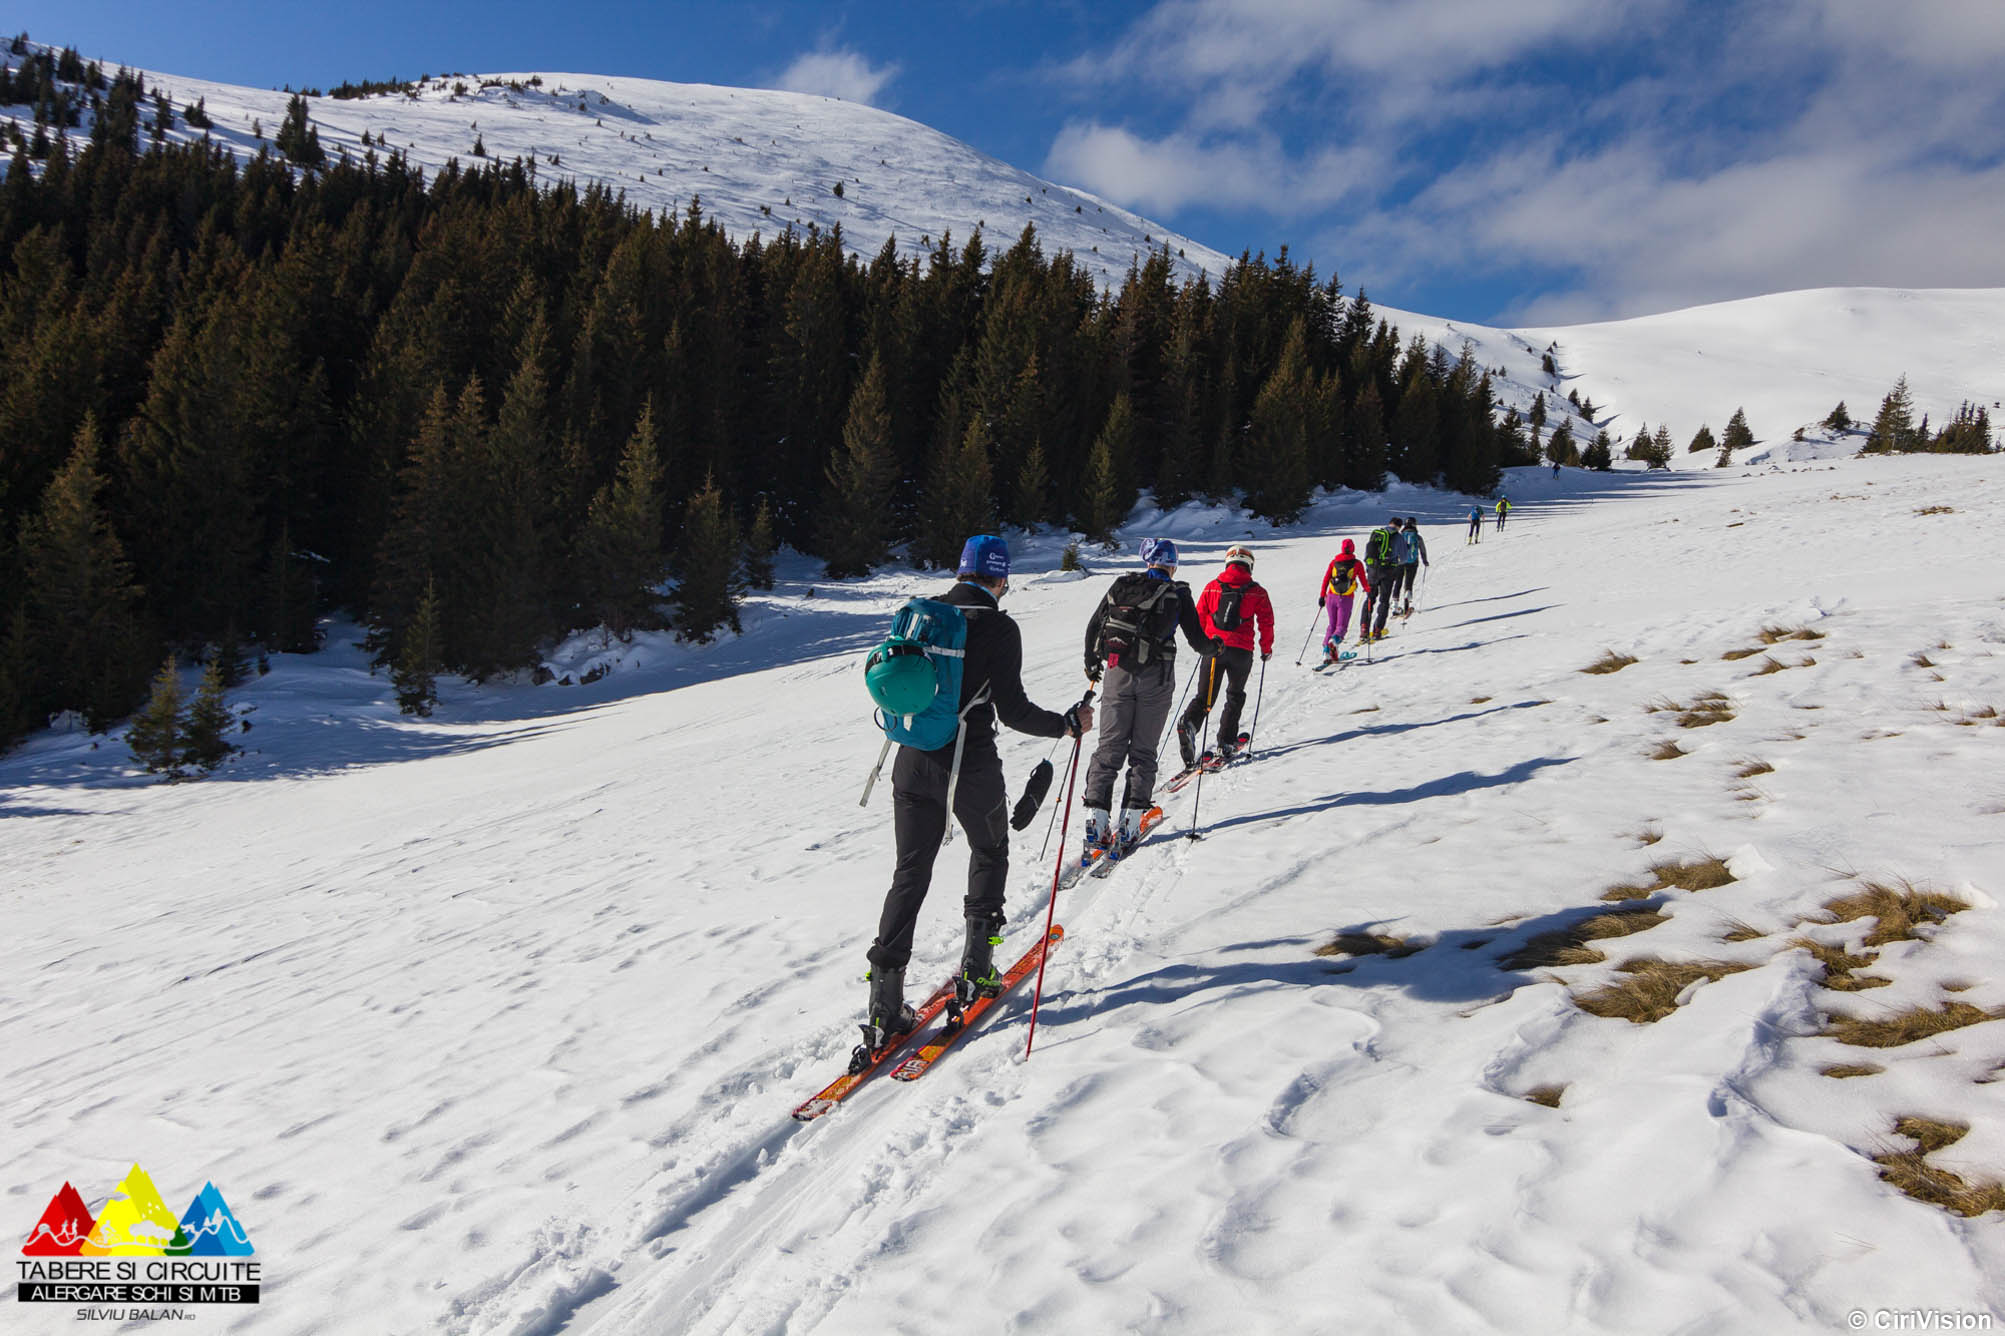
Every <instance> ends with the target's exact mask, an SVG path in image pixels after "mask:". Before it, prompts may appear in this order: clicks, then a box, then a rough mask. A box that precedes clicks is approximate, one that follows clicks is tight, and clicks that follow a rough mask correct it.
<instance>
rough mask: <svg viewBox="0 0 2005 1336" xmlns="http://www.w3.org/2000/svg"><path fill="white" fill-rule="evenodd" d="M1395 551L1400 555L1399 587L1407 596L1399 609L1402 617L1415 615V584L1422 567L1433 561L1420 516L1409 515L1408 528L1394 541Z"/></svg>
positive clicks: (1407, 519)
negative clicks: (1421, 528) (1422, 531)
mask: <svg viewBox="0 0 2005 1336" xmlns="http://www.w3.org/2000/svg"><path fill="white" fill-rule="evenodd" d="M1393 551H1394V552H1395V553H1396V554H1398V556H1399V588H1400V592H1401V593H1403V594H1404V595H1405V597H1406V606H1405V607H1403V608H1401V609H1400V610H1399V615H1400V616H1402V617H1411V616H1412V615H1413V586H1414V584H1415V583H1416V582H1417V577H1418V576H1419V574H1420V568H1421V567H1422V566H1425V565H1430V564H1431V563H1430V562H1429V561H1428V560H1427V540H1426V539H1424V538H1422V537H1421V536H1420V517H1419V516H1418V515H1408V516H1407V517H1406V529H1405V531H1404V532H1402V533H1401V534H1400V535H1399V537H1398V539H1397V541H1395V542H1394V543H1393Z"/></svg>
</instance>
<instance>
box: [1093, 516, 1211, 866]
mask: <svg viewBox="0 0 2005 1336" xmlns="http://www.w3.org/2000/svg"><path fill="white" fill-rule="evenodd" d="M1142 563H1143V569H1142V570H1140V571H1135V572H1131V573H1129V574H1127V575H1123V576H1120V577H1118V578H1117V579H1116V580H1115V581H1114V583H1113V586H1112V587H1111V588H1109V589H1108V590H1107V593H1106V596H1105V597H1103V598H1102V599H1101V600H1100V606H1099V607H1097V608H1095V609H1094V610H1093V617H1092V619H1091V620H1090V621H1088V622H1087V623H1086V676H1087V677H1089V678H1091V679H1092V680H1093V681H1095V682H1098V683H1100V700H1101V719H1100V742H1099V745H1098V746H1097V747H1095V748H1094V750H1093V761H1092V764H1090V765H1089V766H1087V767H1086V795H1085V806H1086V848H1088V849H1095V848H1099V849H1105V848H1108V847H1110V846H1112V845H1113V844H1114V842H1115V840H1116V839H1117V838H1118V839H1119V840H1120V842H1121V844H1122V845H1123V846H1132V845H1133V844H1134V843H1135V842H1136V841H1137V840H1139V839H1140V838H1141V833H1142V817H1143V815H1144V814H1146V813H1147V812H1148V810H1149V809H1150V808H1151V807H1152V806H1154V805H1155V787H1156V744H1157V743H1158V741H1159V740H1160V739H1161V738H1162V735H1163V723H1164V721H1165V720H1167V719H1168V718H1169V715H1170V706H1171V705H1172V704H1174V703H1175V698H1176V657H1177V632H1178V631H1179V630H1181V631H1182V632H1183V636H1184V639H1185V640H1186V641H1188V642H1189V643H1190V647H1191V648H1192V649H1194V650H1196V651H1197V652H1198V653H1199V654H1203V653H1206V652H1207V651H1208V650H1210V648H1211V643H1210V641H1209V639H1208V638H1207V635H1206V632H1205V628H1204V622H1203V620H1202V619H1201V618H1200V617H1199V616H1198V612H1197V598H1196V597H1195V596H1194V595H1193V594H1192V593H1191V591H1190V586H1189V585H1187V584H1185V583H1184V582H1183V581H1181V580H1179V579H1177V578H1176V573H1177V545H1176V544H1175V543H1173V542H1171V541H1170V540H1169V539H1167V538H1150V539H1147V540H1145V541H1144V542H1143V543H1142ZM1123 765H1126V767H1127V771H1128V779H1127V783H1126V784H1124V785H1123V786H1122V791H1121V817H1120V825H1119V826H1118V828H1117V827H1116V826H1115V824H1114V821H1113V816H1112V809H1113V800H1114V777H1115V776H1116V775H1118V774H1120V773H1121V768H1122V766H1123Z"/></svg>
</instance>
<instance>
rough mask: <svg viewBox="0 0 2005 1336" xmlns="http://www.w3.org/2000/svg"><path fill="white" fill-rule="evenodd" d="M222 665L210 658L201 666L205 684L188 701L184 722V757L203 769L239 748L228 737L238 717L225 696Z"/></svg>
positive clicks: (217, 764) (212, 767) (183, 758)
mask: <svg viewBox="0 0 2005 1336" xmlns="http://www.w3.org/2000/svg"><path fill="white" fill-rule="evenodd" d="M223 690H224V686H223V667H222V664H221V663H220V662H219V661H218V660H217V659H211V660H209V663H208V666H207V667H205V668H203V670H202V685H201V686H200V687H198V688H197V689H196V691H195V699H194V700H193V701H191V702H189V705H188V715H187V718H186V719H185V720H183V721H182V725H181V760H182V761H183V762H184V763H185V764H188V765H192V766H195V767H197V768H199V769H201V770H204V771H208V770H214V769H215V768H216V767H217V766H219V765H221V764H222V763H223V761H224V758H226V757H228V756H229V754H230V753H231V752H233V751H235V750H236V747H235V745H234V744H232V743H231V741H230V739H229V730H230V725H231V724H232V723H234V722H235V719H234V718H233V717H232V715H231V714H230V707H229V704H228V702H227V701H225V700H224V698H223Z"/></svg>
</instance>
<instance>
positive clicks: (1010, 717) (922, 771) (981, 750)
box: [869, 534, 1093, 1048]
mask: <svg viewBox="0 0 2005 1336" xmlns="http://www.w3.org/2000/svg"><path fill="white" fill-rule="evenodd" d="M1009 564H1010V563H1009V545H1008V544H1007V543H1005V542H1004V541H1003V540H1002V539H1001V538H998V537H996V536H995V535H993V534H978V535H976V536H975V537H973V538H970V539H969V540H968V541H967V545H966V546H965V547H963V548H962V549H961V563H960V568H959V572H960V575H959V582H958V583H956V584H955V585H954V587H953V588H952V589H950V590H948V591H947V592H946V593H944V594H941V595H940V596H939V600H940V601H941V602H943V603H951V604H953V605H954V606H956V607H958V608H960V609H961V610H962V612H963V614H964V615H965V616H966V618H967V642H966V648H965V650H964V656H965V657H964V658H963V659H962V665H963V668H962V674H961V700H960V709H961V711H962V718H963V719H964V720H965V721H966V724H967V734H966V741H965V742H964V744H963V745H962V748H961V753H960V757H959V760H960V773H959V775H958V776H956V775H954V773H953V768H954V762H955V748H954V746H953V745H952V744H949V745H947V746H944V747H940V748H937V749H935V750H933V751H919V750H916V749H914V748H911V747H900V748H899V749H898V760H897V761H896V763H895V764H894V765H893V766H892V770H891V793H892V799H891V810H892V817H893V825H894V828H895V830H896V832H897V841H898V865H897V868H896V870H895V871H894V872H893V873H892V876H891V889H890V891H889V892H888V893H887V894H886V895H885V897H884V912H883V914H882V916H881V917H880V919H879V921H878V925H877V940H876V941H875V942H873V943H872V944H871V947H870V966H871V969H870V1012H869V1015H870V1027H871V1028H872V1029H873V1030H874V1031H875V1035H874V1037H875V1039H876V1041H877V1042H876V1043H874V1044H872V1047H873V1048H876V1047H881V1046H882V1045H883V1044H884V1043H885V1042H887V1041H888V1040H890V1039H891V1038H893V1037H895V1036H897V1035H900V1034H903V1033H905V1032H906V1031H908V1030H910V1029H911V1028H912V1027H913V1025H914V1024H916V1023H917V1020H918V1018H917V1016H916V1015H915V1014H914V1013H913V1011H912V1008H911V1007H909V1006H907V1005H906V1004H905V967H906V965H907V963H908V962H909V961H910V960H911V959H912V931H913V927H914V925H915V924H916V923H917V922H918V919H919V906H920V905H921V904H923V903H924V902H925V899H926V891H927V888H928V887H929V886H930V885H931V884H932V880H933V860H934V858H935V857H936V856H937V855H938V854H939V852H940V846H941V843H942V842H943V841H944V839H945V837H946V834H947V801H948V790H949V786H950V785H951V786H952V790H953V806H954V813H953V814H954V817H955V818H956V819H957V820H958V821H959V822H960V823H961V829H962V830H964V831H966V832H967V836H968V894H967V898H966V901H965V902H964V910H965V914H966V917H967V947H966V950H965V952H964V953H963V955H962V957H961V970H960V974H959V976H958V978H959V981H960V983H961V984H962V985H963V992H964V995H966V996H973V995H978V994H982V993H991V994H992V993H994V992H996V991H998V990H999V989H1000V987H1001V979H1000V978H999V977H998V973H997V970H996V968H995V963H994V951H995V946H996V944H997V943H998V942H1000V941H1001V940H1002V939H1001V937H1000V935H999V934H1000V933H1001V931H1002V925H1003V888H1004V886H1005V885H1006V884H1007V883H1008V880H1009V794H1008V790H1007V788H1006V786H1005V784H1004V781H1003V768H1002V758H1001V757H1000V756H999V755H998V754H997V752H996V719H997V718H998V717H1000V718H1001V719H1002V722H1003V723H1005V724H1008V725H1009V726H1010V727H1011V728H1013V729H1015V730H1016V731H1017V732H1019V733H1028V734H1030V735H1031V736H1033V737H1040V738H1056V737H1072V738H1076V737H1079V736H1081V735H1082V734H1084V733H1086V732H1087V731H1088V730H1090V729H1091V728H1092V727H1093V707H1092V706H1091V705H1089V704H1087V703H1085V702H1084V701H1082V702H1080V703H1079V704H1077V705H1074V706H1073V707H1072V708H1071V709H1069V710H1066V711H1065V712H1064V713H1062V714H1061V713H1058V712H1057V711H1053V710H1046V709H1041V708H1039V707H1038V706H1036V705H1033V704H1031V701H1030V697H1029V696H1028V695H1026V694H1025V692H1024V689H1023V633H1022V632H1021V631H1020V630H1018V629H1017V625H1016V623H1015V622H1014V621H1011V620H1010V618H1009V617H1008V615H1007V614H1005V613H1004V612H1002V610H1001V609H1000V608H999V607H998V606H997V604H998V603H999V602H1000V600H1001V599H1002V596H1003V594H1004V593H1005V592H1007V591H1008V589H1009ZM964 1000H965V997H964Z"/></svg>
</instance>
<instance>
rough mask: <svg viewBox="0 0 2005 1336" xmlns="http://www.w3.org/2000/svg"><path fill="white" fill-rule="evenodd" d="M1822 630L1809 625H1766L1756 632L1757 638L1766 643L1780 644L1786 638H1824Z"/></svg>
mask: <svg viewBox="0 0 2005 1336" xmlns="http://www.w3.org/2000/svg"><path fill="white" fill-rule="evenodd" d="M1823 638H1824V633H1823V632H1822V631H1813V630H1811V629H1810V628H1809V627H1807V626H1764V627H1762V628H1761V630H1760V631H1758V632H1756V633H1755V639H1756V640H1759V641H1760V642H1761V643H1762V644H1764V645H1775V644H1780V643H1781V642H1782V641H1785V640H1822V639H1823Z"/></svg>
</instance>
